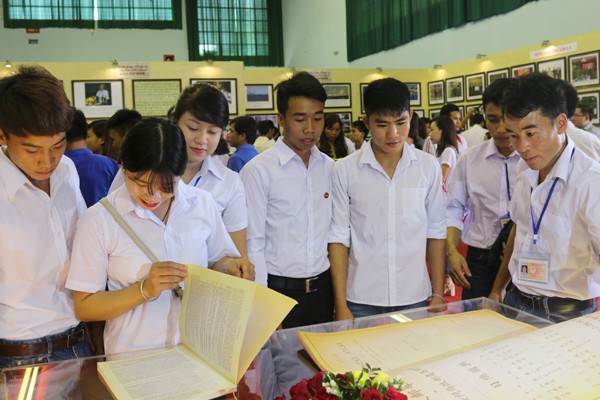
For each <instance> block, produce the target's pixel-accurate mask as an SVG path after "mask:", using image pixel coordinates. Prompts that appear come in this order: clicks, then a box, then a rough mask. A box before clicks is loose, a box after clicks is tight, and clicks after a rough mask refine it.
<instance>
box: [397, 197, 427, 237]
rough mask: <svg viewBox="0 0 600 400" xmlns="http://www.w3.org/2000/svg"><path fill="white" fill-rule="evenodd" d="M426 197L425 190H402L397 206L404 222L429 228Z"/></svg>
mask: <svg viewBox="0 0 600 400" xmlns="http://www.w3.org/2000/svg"><path fill="white" fill-rule="evenodd" d="M426 195H427V190H426V189H425V188H402V189H401V190H400V191H399V193H398V202H397V204H398V207H399V214H400V216H401V218H402V221H406V222H410V223H418V224H423V225H424V227H427V207H426V205H425V201H426Z"/></svg>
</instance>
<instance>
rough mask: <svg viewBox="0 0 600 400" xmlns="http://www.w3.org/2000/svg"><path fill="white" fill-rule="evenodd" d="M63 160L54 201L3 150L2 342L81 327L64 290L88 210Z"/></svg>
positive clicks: (55, 175)
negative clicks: (82, 218)
mask: <svg viewBox="0 0 600 400" xmlns="http://www.w3.org/2000/svg"><path fill="white" fill-rule="evenodd" d="M69 162H70V163H71V164H70V165H72V162H71V161H70V160H68V158H67V157H62V158H61V160H60V163H59V165H58V167H57V168H56V170H55V171H54V173H53V174H52V175H51V177H50V197H48V195H47V194H46V193H44V192H43V191H42V190H40V189H38V188H36V187H35V186H33V185H32V184H31V182H30V181H29V180H28V179H27V177H26V176H25V175H24V174H23V173H22V172H21V171H20V170H19V169H18V168H17V167H16V166H15V165H14V164H13V163H12V162H11V161H10V160H9V159H8V157H6V155H5V154H4V152H3V151H2V150H0V338H2V339H10V340H23V339H34V338H39V337H43V336H46V335H51V334H55V333H60V332H63V331H65V330H67V329H69V328H71V327H73V326H75V325H77V324H78V323H79V321H78V320H77V319H76V318H75V314H74V311H73V299H72V293H71V291H69V290H67V289H66V288H65V279H66V276H67V272H68V269H69V253H70V251H71V246H72V243H73V236H74V235H75V228H76V226H77V219H78V218H79V216H80V215H81V213H83V211H84V210H85V208H86V206H85V202H84V200H83V197H82V196H81V192H80V191H79V177H78V176H77V175H76V172H75V169H74V168H71V167H70V166H69V164H68V163H69Z"/></svg>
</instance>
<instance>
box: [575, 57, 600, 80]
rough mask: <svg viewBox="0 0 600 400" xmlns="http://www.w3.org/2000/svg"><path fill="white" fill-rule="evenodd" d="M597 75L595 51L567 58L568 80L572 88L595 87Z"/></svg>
mask: <svg viewBox="0 0 600 400" xmlns="http://www.w3.org/2000/svg"><path fill="white" fill-rule="evenodd" d="M599 75H600V74H599V71H598V52H597V51H595V52H593V53H587V54H577V55H574V56H570V57H569V80H570V81H571V83H572V84H573V86H575V87H579V86H590V85H597V84H598V83H600V80H599V79H598V77H599Z"/></svg>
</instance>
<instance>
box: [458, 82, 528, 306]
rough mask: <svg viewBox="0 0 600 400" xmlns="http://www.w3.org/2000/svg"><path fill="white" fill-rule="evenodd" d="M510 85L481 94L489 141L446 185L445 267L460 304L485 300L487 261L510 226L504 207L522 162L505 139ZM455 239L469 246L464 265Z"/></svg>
mask: <svg viewBox="0 0 600 400" xmlns="http://www.w3.org/2000/svg"><path fill="white" fill-rule="evenodd" d="M509 84H510V80H509V79H498V80H496V81H494V82H493V83H492V84H491V85H490V86H489V87H488V88H487V89H486V90H485V92H484V93H483V109H484V112H485V118H486V123H487V126H488V129H489V131H490V134H491V135H492V140H488V141H486V142H484V143H481V144H479V145H476V146H473V147H469V149H468V150H467V151H466V152H465V153H464V154H462V155H461V156H460V157H459V158H458V162H457V163H456V168H454V171H453V172H452V175H451V176H450V179H448V182H447V188H448V209H447V213H446V216H447V218H448V238H447V239H446V242H447V243H446V246H447V252H448V264H449V267H450V276H451V277H452V280H453V281H454V283H455V284H457V285H459V286H461V287H462V288H463V292H462V298H463V300H464V299H471V298H475V297H486V296H487V295H488V294H489V292H490V290H491V289H492V285H493V284H494V279H495V278H496V274H497V272H498V267H499V263H493V264H492V263H488V258H489V256H490V251H491V247H492V245H493V244H494V241H495V240H496V239H497V238H498V236H499V234H500V231H501V229H502V227H503V226H504V225H505V224H506V223H508V222H509V221H510V216H509V214H508V204H509V202H510V199H511V196H512V192H513V191H514V187H515V183H516V179H517V163H518V162H519V159H520V157H519V154H518V153H517V152H516V151H515V149H514V148H513V146H512V143H511V141H510V139H509V137H508V134H507V133H506V129H505V128H504V123H503V121H502V110H501V109H500V100H501V99H502V94H503V93H504V90H506V88H507V87H508V85H509ZM465 215H466V218H465ZM507 229H508V230H510V226H509V227H508V228H507ZM507 233H508V232H507ZM459 239H462V241H463V243H465V244H466V245H467V246H468V250H467V255H466V259H465V257H463V256H462V255H461V254H460V253H459V252H458V241H459ZM504 240H506V239H504Z"/></svg>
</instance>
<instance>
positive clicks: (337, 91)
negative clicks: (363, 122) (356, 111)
mask: <svg viewBox="0 0 600 400" xmlns="http://www.w3.org/2000/svg"><path fill="white" fill-rule="evenodd" d="M323 89H325V92H327V100H326V101H325V108H349V107H352V96H351V93H352V92H351V91H350V84H349V83H324V84H323Z"/></svg>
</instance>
